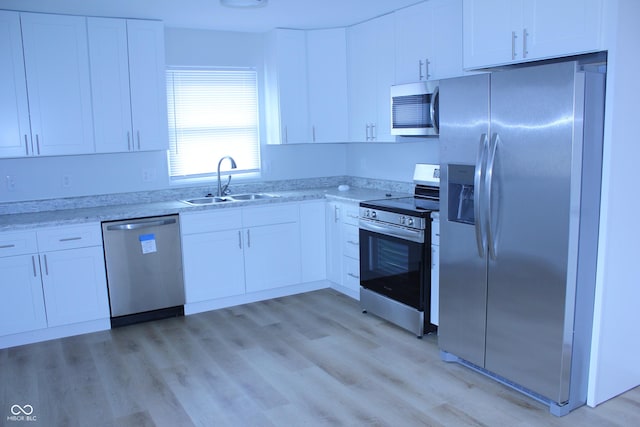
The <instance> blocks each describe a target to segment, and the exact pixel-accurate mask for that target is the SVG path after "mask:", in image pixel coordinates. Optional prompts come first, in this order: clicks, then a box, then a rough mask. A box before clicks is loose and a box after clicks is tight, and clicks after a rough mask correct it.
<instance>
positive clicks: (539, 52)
mask: <svg viewBox="0 0 640 427" xmlns="http://www.w3.org/2000/svg"><path fill="white" fill-rule="evenodd" d="M602 8H603V2H602V0H566V1H562V2H558V1H553V0H515V1H512V0H463V47H464V48H463V52H464V67H465V69H478V68H483V67H489V66H495V65H504V64H511V63H519V62H527V61H534V60H539V59H547V58H554V57H561V56H568V55H575V54H580V53H588V52H596V51H599V50H602V48H603V41H602V16H603V15H602Z"/></svg>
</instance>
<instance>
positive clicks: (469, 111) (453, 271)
mask: <svg viewBox="0 0 640 427" xmlns="http://www.w3.org/2000/svg"><path fill="white" fill-rule="evenodd" d="M440 94H441V96H440V117H441V128H440V144H441V145H440V147H441V149H440V162H441V165H442V168H441V170H440V182H441V185H440V198H441V200H443V201H451V202H450V203H449V202H445V203H441V205H440V230H441V236H443V237H444V239H442V240H441V242H440V307H439V308H440V318H439V322H440V324H439V325H438V344H439V346H440V348H441V349H442V350H444V351H446V352H449V353H452V354H455V355H456V356H458V357H461V358H463V359H465V360H468V361H469V362H471V363H474V364H476V365H478V366H484V352H485V319H486V301H487V259H486V248H483V249H484V250H482V251H481V250H480V248H478V245H477V236H476V222H477V221H482V219H481V218H478V216H479V215H477V214H476V212H478V210H477V209H476V208H479V207H480V206H478V202H479V200H478V197H479V196H480V191H478V190H479V189H477V188H474V189H473V199H472V200H473V204H474V206H473V209H469V207H468V206H467V204H468V203H469V202H470V200H469V196H470V195H471V190H470V188H471V187H470V186H474V177H475V172H476V168H475V165H476V162H477V154H478V147H479V145H480V144H481V143H483V140H484V138H481V137H482V135H485V136H486V135H488V134H489V74H478V75H474V76H469V77H463V78H456V79H447V80H442V81H441V82H440ZM454 200H455V202H454ZM472 213H473V217H474V218H473V222H471V221H469V219H470V216H471V215H472ZM478 225H481V224H478Z"/></svg>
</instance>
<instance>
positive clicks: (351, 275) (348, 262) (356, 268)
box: [342, 257, 360, 290]
mask: <svg viewBox="0 0 640 427" xmlns="http://www.w3.org/2000/svg"><path fill="white" fill-rule="evenodd" d="M342 266H343V272H344V276H343V278H342V283H343V284H344V286H345V287H347V288H349V289H353V290H358V289H360V262H359V261H358V260H356V259H353V258H349V257H343V258H342Z"/></svg>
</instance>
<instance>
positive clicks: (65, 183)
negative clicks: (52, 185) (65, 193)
mask: <svg viewBox="0 0 640 427" xmlns="http://www.w3.org/2000/svg"><path fill="white" fill-rule="evenodd" d="M62 188H71V175H62Z"/></svg>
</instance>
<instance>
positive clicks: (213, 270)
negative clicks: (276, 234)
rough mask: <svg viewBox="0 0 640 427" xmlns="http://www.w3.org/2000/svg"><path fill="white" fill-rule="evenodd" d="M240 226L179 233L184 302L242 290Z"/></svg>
mask: <svg viewBox="0 0 640 427" xmlns="http://www.w3.org/2000/svg"><path fill="white" fill-rule="evenodd" d="M242 246H243V236H242V231H241V230H226V231H218V232H210V233H201V234H189V235H186V236H183V237H182V258H183V263H184V281H185V294H186V300H187V303H194V302H200V301H207V300H212V299H216V298H224V297H229V296H233V295H241V294H243V293H244V256H243V250H242Z"/></svg>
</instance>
